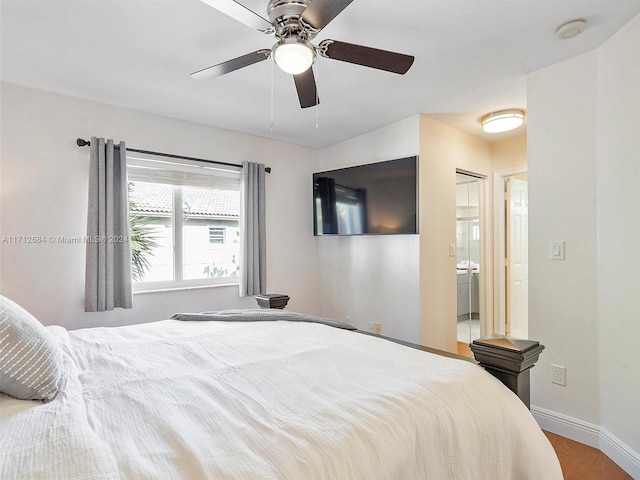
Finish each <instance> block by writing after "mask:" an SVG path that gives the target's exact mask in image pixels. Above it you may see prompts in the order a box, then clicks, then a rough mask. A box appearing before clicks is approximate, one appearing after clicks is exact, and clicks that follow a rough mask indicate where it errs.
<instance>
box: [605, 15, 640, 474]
mask: <svg viewBox="0 0 640 480" xmlns="http://www.w3.org/2000/svg"><path fill="white" fill-rule="evenodd" d="M598 58H599V64H598V70H597V78H598V100H597V104H596V106H597V113H598V114H597V122H596V128H597V144H596V172H597V199H598V208H597V218H598V322H599V331H598V333H599V344H598V346H599V350H600V352H599V353H600V356H599V361H600V385H599V386H600V425H601V427H603V428H604V429H606V430H607V431H608V432H611V433H614V434H615V436H616V437H617V438H618V439H620V440H621V441H622V442H625V443H626V444H627V445H629V447H631V448H632V449H633V450H634V451H635V452H636V454H637V455H638V461H639V462H640V412H638V406H640V367H639V362H638V355H637V353H638V347H639V345H640V276H639V275H638V272H640V195H639V193H638V192H640V187H639V185H638V181H639V179H640V88H639V85H640V16H637V17H636V18H635V19H634V20H632V22H631V23H629V24H628V25H627V26H626V27H625V28H623V29H622V30H621V31H620V32H618V33H617V34H616V35H614V36H613V37H612V38H611V39H610V40H609V41H608V42H607V43H605V45H604V46H603V47H602V48H601V49H600V52H599V57H598ZM636 475H638V476H640V463H639V464H638V465H637V470H636Z"/></svg>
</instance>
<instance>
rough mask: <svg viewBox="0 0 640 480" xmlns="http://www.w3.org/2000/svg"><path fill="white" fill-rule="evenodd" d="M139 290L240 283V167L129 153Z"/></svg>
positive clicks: (134, 277) (129, 176)
mask: <svg viewBox="0 0 640 480" xmlns="http://www.w3.org/2000/svg"><path fill="white" fill-rule="evenodd" d="M127 171H128V179H129V211H130V215H131V225H132V234H131V237H132V254H133V255H132V256H133V280H134V290H149V289H160V288H180V287H190V286H199V285H211V284H222V283H237V282H238V272H239V264H238V258H239V248H240V226H239V212H240V172H239V171H229V170H224V169H220V168H212V167H209V166H205V167H203V166H202V165H200V164H199V165H196V164H192V163H179V164H178V163H172V162H167V161H164V160H158V159H154V158H138V157H130V158H128V159H127Z"/></svg>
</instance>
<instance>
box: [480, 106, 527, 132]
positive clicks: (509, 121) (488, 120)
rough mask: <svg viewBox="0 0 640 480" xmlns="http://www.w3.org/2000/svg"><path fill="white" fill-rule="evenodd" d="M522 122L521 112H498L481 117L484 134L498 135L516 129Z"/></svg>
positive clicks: (522, 112)
mask: <svg viewBox="0 0 640 480" xmlns="http://www.w3.org/2000/svg"><path fill="white" fill-rule="evenodd" d="M523 122H524V111H523V110H500V111H499V112H493V113H490V114H488V115H485V116H484V117H482V120H481V123H482V130H484V131H485V132H486V133H500V132H507V131H509V130H513V129H514V128H518V127H519V126H520V125H522V123H523Z"/></svg>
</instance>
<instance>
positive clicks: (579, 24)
mask: <svg viewBox="0 0 640 480" xmlns="http://www.w3.org/2000/svg"><path fill="white" fill-rule="evenodd" d="M585 28H587V22H585V21H584V20H571V21H570V22H567V23H565V24H563V25H560V27H558V30H557V31H556V37H558V38H559V39H560V40H568V39H570V38H574V37H577V36H578V35H580V34H581V33H582V32H584V29H585Z"/></svg>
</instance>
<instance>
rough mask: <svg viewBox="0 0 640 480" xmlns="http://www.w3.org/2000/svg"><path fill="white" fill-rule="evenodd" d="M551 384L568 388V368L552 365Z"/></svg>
mask: <svg viewBox="0 0 640 480" xmlns="http://www.w3.org/2000/svg"><path fill="white" fill-rule="evenodd" d="M551 383H555V384H558V385H562V386H566V385H567V368H566V367H563V366H561V365H551Z"/></svg>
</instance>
